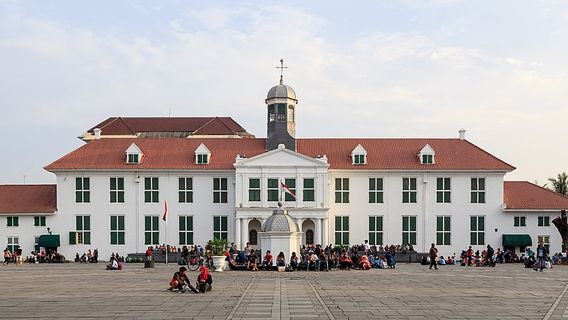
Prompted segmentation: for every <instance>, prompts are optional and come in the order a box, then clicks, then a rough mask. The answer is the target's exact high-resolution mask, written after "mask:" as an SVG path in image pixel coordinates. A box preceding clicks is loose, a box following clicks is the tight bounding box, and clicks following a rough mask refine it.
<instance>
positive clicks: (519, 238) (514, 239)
mask: <svg viewBox="0 0 568 320" xmlns="http://www.w3.org/2000/svg"><path fill="white" fill-rule="evenodd" d="M530 246H532V239H531V236H530V235H528V234H504V235H503V247H530Z"/></svg>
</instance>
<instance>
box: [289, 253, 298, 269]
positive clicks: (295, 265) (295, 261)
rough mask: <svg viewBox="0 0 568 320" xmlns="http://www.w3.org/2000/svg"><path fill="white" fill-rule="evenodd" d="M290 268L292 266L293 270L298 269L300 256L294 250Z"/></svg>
mask: <svg viewBox="0 0 568 320" xmlns="http://www.w3.org/2000/svg"><path fill="white" fill-rule="evenodd" d="M290 268H292V270H296V269H298V256H297V255H296V252H292V256H290Z"/></svg>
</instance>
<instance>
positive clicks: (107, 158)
mask: <svg viewBox="0 0 568 320" xmlns="http://www.w3.org/2000/svg"><path fill="white" fill-rule="evenodd" d="M296 142H297V147H298V152H299V153H302V154H305V155H307V156H310V157H316V156H318V155H322V156H323V155H324V154H325V155H326V156H327V158H328V162H329V164H330V169H355V170H368V169H390V170H396V169H400V170H487V171H495V170H496V171H511V170H514V169H515V168H514V167H513V166H511V165H509V164H507V163H505V162H503V161H501V160H499V159H497V158H496V157H494V156H492V155H490V154H489V153H487V152H485V151H484V150H482V149H480V148H479V147H477V146H475V145H473V144H472V143H470V142H468V141H466V140H459V139H335V138H331V139H297V140H296ZM131 143H135V144H136V145H137V146H138V147H139V148H140V149H141V150H142V152H143V153H144V158H143V162H142V163H141V164H137V165H132V164H126V163H125V151H126V149H127V148H128V147H129V146H130V144H131ZM200 143H204V144H205V145H206V146H207V148H209V150H211V154H212V156H211V160H210V164H208V165H197V164H195V159H194V158H195V149H197V147H198V146H199V144H200ZM359 143H360V144H361V145H363V147H364V148H365V149H366V150H367V159H368V164H366V165H361V166H354V165H352V164H351V157H350V155H351V151H352V150H353V149H354V148H355V146H357V144H359ZM426 144H430V145H431V146H432V148H434V150H435V151H436V158H435V162H436V163H435V164H431V165H422V164H420V163H419V162H418V157H417V154H418V152H419V151H420V150H421V149H422V147H424V145H426ZM265 146H266V139H257V138H251V139H234V138H232V139H231V138H208V139H201V138H195V139H187V138H170V139H152V138H147V139H136V138H117V139H100V140H93V141H91V142H89V143H87V144H86V145H84V146H81V147H79V148H78V149H76V150H74V151H73V152H71V153H69V154H67V155H65V156H63V157H62V158H60V159H58V160H56V161H55V162H53V163H51V164H49V165H47V166H46V167H45V169H46V170H48V171H53V170H80V169H136V170H139V169H204V170H212V169H224V170H234V166H233V163H234V162H235V157H236V156H237V155H239V154H241V155H243V154H244V155H246V156H247V157H248V158H250V157H253V156H255V155H258V154H261V153H263V152H265Z"/></svg>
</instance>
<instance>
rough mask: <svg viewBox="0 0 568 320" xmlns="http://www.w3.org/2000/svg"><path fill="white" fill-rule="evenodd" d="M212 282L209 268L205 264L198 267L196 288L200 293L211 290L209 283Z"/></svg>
mask: <svg viewBox="0 0 568 320" xmlns="http://www.w3.org/2000/svg"><path fill="white" fill-rule="evenodd" d="M212 284H213V279H212V278H211V275H210V274H209V269H207V267H206V266H201V267H199V275H198V276H197V290H199V292H201V293H205V292H206V291H211V285H212Z"/></svg>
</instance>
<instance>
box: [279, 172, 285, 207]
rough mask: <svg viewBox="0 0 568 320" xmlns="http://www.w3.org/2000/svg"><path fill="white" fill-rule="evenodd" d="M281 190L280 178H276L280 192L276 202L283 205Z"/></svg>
mask: <svg viewBox="0 0 568 320" xmlns="http://www.w3.org/2000/svg"><path fill="white" fill-rule="evenodd" d="M283 189H284V188H282V178H278V190H280V192H279V194H278V199H279V200H278V201H279V202H280V203H282V204H283V203H284V202H283V199H282V192H283V191H284V190H283Z"/></svg>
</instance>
